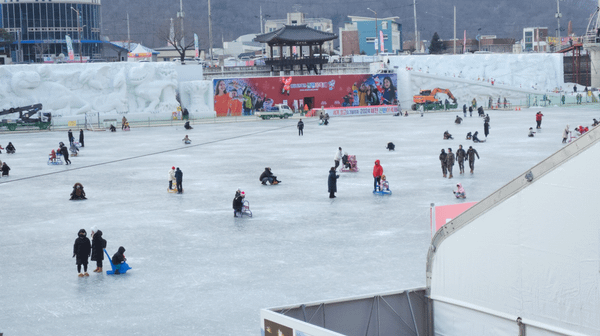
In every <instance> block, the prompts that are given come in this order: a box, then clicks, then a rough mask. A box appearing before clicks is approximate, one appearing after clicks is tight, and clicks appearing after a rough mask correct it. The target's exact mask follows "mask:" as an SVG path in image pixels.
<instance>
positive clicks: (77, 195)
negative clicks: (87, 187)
mask: <svg viewBox="0 0 600 336" xmlns="http://www.w3.org/2000/svg"><path fill="white" fill-rule="evenodd" d="M84 199H87V198H85V191H83V185H82V184H81V183H79V182H77V183H75V185H74V186H73V191H72V192H71V200H84Z"/></svg>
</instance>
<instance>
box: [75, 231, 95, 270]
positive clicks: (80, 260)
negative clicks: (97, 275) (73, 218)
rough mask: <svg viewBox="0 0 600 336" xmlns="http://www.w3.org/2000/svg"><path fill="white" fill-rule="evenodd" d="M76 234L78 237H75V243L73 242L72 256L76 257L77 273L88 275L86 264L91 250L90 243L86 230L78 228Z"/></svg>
mask: <svg viewBox="0 0 600 336" xmlns="http://www.w3.org/2000/svg"><path fill="white" fill-rule="evenodd" d="M77 236H78V237H77V239H75V244H73V258H76V259H75V260H76V263H77V273H79V276H80V277H82V276H89V274H88V272H87V266H88V258H89V257H90V253H91V252H92V245H91V244H90V240H89V239H88V237H86V236H87V232H85V229H81V230H79V233H78V234H77ZM81 265H83V272H84V273H83V274H82V273H81Z"/></svg>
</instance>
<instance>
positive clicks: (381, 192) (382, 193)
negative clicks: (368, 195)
mask: <svg viewBox="0 0 600 336" xmlns="http://www.w3.org/2000/svg"><path fill="white" fill-rule="evenodd" d="M373 194H379V195H391V194H392V191H391V190H390V189H385V190H379V189H376V190H373Z"/></svg>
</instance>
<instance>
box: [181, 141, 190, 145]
mask: <svg viewBox="0 0 600 336" xmlns="http://www.w3.org/2000/svg"><path fill="white" fill-rule="evenodd" d="M183 143H184V144H186V145H189V144H191V143H192V142H191V141H184V142H183Z"/></svg>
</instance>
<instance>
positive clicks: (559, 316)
mask: <svg viewBox="0 0 600 336" xmlns="http://www.w3.org/2000/svg"><path fill="white" fill-rule="evenodd" d="M599 138H600V128H595V129H594V130H592V131H591V132H590V133H588V134H587V135H585V136H584V137H582V138H580V139H578V140H577V141H575V142H573V143H571V144H569V145H568V146H566V147H565V148H563V149H562V150H560V151H559V152H557V153H556V154H554V155H553V156H551V157H550V158H549V159H547V160H545V161H544V162H542V163H540V164H538V165H537V166H536V167H533V168H532V172H533V181H532V182H527V181H526V179H525V176H524V175H523V176H520V177H519V178H517V179H515V180H514V181H513V182H511V183H509V184H508V185H507V186H506V187H504V188H502V189H500V190H498V191H497V192H496V193H494V194H492V195H491V196H490V197H488V198H487V199H484V200H482V201H481V202H479V203H481V204H477V205H476V206H474V207H473V208H471V209H469V210H467V211H466V212H465V213H463V214H462V215H461V216H459V217H457V218H456V219H455V220H454V221H455V222H456V223H453V222H450V223H448V224H446V225H445V226H444V228H442V229H441V230H440V231H438V233H437V234H436V237H434V242H436V240H437V241H439V238H440V237H444V239H443V240H441V241H439V242H438V243H434V244H435V245H436V246H437V248H435V249H434V250H432V251H435V252H432V251H430V255H431V254H432V253H434V254H433V255H432V256H431V257H430V260H429V265H428V267H429V268H430V272H431V274H430V297H431V299H432V300H433V302H434V306H433V311H434V325H435V335H463V336H469V335H473V336H475V335H477V336H482V335H495V336H498V335H517V334H518V326H517V323H516V319H517V317H521V318H522V321H523V323H524V324H525V325H526V326H527V335H557V334H564V335H600V225H599V223H600V220H599V219H598V210H597V208H596V204H598V201H600V196H599V195H600V194H599V193H598V185H600V175H599V174H598V171H597V170H598V169H597V167H598V165H600V142H598V139H599ZM588 146H589V147H588ZM586 147H587V148H586ZM578 150H582V151H581V152H579V153H578V154H577V151H578ZM573 153H574V154H573ZM563 160H564V162H562V163H560V162H561V161H563ZM554 165H556V167H554ZM553 167H554V168H553ZM542 170H545V171H546V172H545V173H542ZM511 186H516V187H518V188H521V187H520V186H524V187H523V188H522V189H520V190H519V191H517V192H516V193H514V194H513V195H512V196H511V193H512V191H511ZM504 197H506V199H504V200H501V199H502V198H504ZM489 204H495V205H494V206H493V207H490V206H489ZM478 206H479V208H478ZM461 218H474V219H472V220H471V221H470V222H469V221H467V222H464V223H460V221H461ZM454 225H456V229H452V227H453V226H454ZM461 225H462V226H461ZM453 230H455V231H453ZM444 235H445V236H444Z"/></svg>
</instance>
